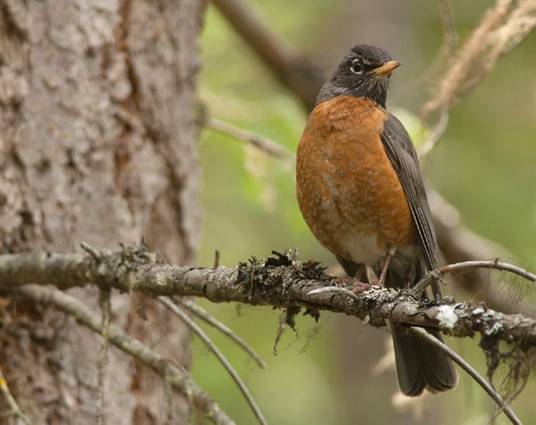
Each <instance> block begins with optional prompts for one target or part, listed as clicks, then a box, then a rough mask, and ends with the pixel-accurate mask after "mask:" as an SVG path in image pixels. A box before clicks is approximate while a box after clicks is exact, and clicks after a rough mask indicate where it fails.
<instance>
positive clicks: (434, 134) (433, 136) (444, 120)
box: [419, 108, 449, 158]
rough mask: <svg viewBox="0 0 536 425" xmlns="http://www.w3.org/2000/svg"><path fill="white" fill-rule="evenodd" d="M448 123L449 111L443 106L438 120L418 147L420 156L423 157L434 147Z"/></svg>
mask: <svg viewBox="0 0 536 425" xmlns="http://www.w3.org/2000/svg"><path fill="white" fill-rule="evenodd" d="M448 125H449V112H448V109H446V108H445V109H443V111H441V114H440V116H439V121H437V124H436V125H435V126H434V128H433V129H432V131H431V132H430V136H428V138H427V139H426V140H425V142H424V143H423V144H422V147H421V148H420V149H419V156H420V157H421V158H423V157H425V156H426V155H427V154H428V153H429V152H430V151H431V150H432V149H433V148H434V147H435V145H436V144H437V143H438V142H439V139H441V136H443V134H444V133H445V131H446V130H447V127H448Z"/></svg>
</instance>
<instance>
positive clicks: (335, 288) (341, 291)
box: [307, 286, 358, 299]
mask: <svg viewBox="0 0 536 425" xmlns="http://www.w3.org/2000/svg"><path fill="white" fill-rule="evenodd" d="M326 293H333V294H336V293H339V294H343V295H346V296H347V297H350V298H353V299H357V298H358V297H357V294H356V293H355V292H352V291H350V290H349V289H346V288H341V287H340V286H326V287H324V288H317V289H313V290H312V291H310V292H308V293H307V295H321V294H326Z"/></svg>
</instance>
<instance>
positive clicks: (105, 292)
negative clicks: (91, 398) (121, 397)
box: [97, 288, 112, 425]
mask: <svg viewBox="0 0 536 425" xmlns="http://www.w3.org/2000/svg"><path fill="white" fill-rule="evenodd" d="M99 307H100V309H101V336H102V341H101V347H100V351H99V360H98V363H97V391H98V393H97V424H98V425H103V424H104V423H105V419H104V408H105V392H104V385H105V380H106V371H107V369H108V347H109V345H110V343H109V340H108V334H109V333H110V318H111V315H112V313H111V309H112V304H111V291H110V288H102V289H101V290H100V292H99Z"/></svg>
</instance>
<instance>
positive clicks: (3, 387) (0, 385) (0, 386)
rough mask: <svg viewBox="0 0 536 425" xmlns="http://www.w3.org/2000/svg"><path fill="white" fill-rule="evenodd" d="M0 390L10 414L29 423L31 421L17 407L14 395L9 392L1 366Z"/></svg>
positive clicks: (27, 424) (28, 424) (29, 424)
mask: <svg viewBox="0 0 536 425" xmlns="http://www.w3.org/2000/svg"><path fill="white" fill-rule="evenodd" d="M0 391H1V392H2V394H3V395H4V398H5V399H6V402H7V404H8V406H9V408H10V409H11V412H10V413H11V414H12V415H14V416H15V417H17V418H19V419H20V420H21V421H22V422H24V423H25V424H26V425H31V424H32V422H31V421H30V419H29V418H28V416H26V415H25V414H24V413H23V412H22V410H21V408H20V407H19V405H18V403H17V400H15V397H13V395H12V394H11V391H9V387H8V385H7V381H6V378H5V376H4V373H3V372H2V368H1V367H0Z"/></svg>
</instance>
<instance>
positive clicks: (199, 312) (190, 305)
mask: <svg viewBox="0 0 536 425" xmlns="http://www.w3.org/2000/svg"><path fill="white" fill-rule="evenodd" d="M173 302H175V303H176V304H180V305H181V306H182V307H184V308H186V309H188V311H190V312H191V313H192V314H195V315H196V316H197V317H199V318H200V319H201V320H203V321H204V322H206V323H208V324H209V325H211V326H213V327H214V328H216V329H217V330H219V331H220V332H221V333H222V334H224V335H225V336H227V337H228V338H230V339H231V340H233V341H234V342H235V343H236V344H237V345H238V346H239V347H240V348H242V349H243V350H244V351H245V352H246V353H247V354H248V355H249V356H251V358H252V359H253V360H255V363H257V365H258V366H259V367H260V368H261V369H266V363H265V362H264V361H263V360H262V359H261V358H260V356H259V355H258V354H257V353H256V352H255V351H254V350H253V348H251V347H250V346H249V345H248V343H247V342H246V341H244V340H243V339H242V338H240V337H239V336H238V335H237V334H235V333H234V332H233V331H232V329H230V328H229V327H228V326H226V325H225V324H223V323H222V322H220V321H219V320H218V319H216V318H215V317H213V316H211V315H210V313H209V312H208V311H206V310H205V309H204V308H203V307H201V306H200V305H199V304H197V303H196V302H195V301H193V300H190V299H187V298H180V297H173Z"/></svg>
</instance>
